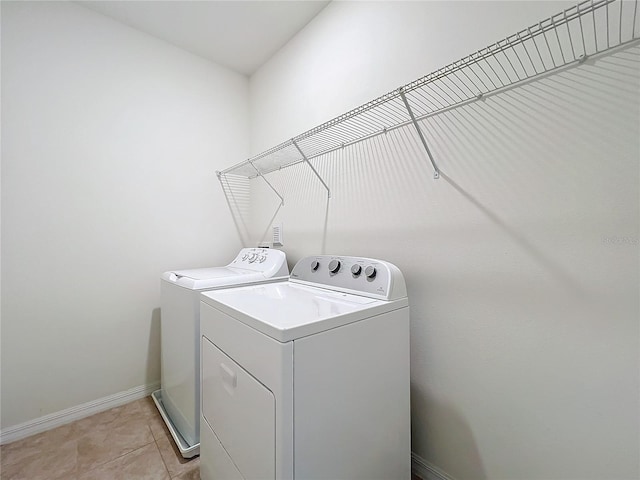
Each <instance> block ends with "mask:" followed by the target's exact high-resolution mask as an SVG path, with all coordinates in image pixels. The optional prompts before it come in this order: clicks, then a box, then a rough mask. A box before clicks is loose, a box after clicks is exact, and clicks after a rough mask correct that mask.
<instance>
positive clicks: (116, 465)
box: [78, 443, 170, 480]
mask: <svg viewBox="0 0 640 480" xmlns="http://www.w3.org/2000/svg"><path fill="white" fill-rule="evenodd" d="M169 478H170V477H169V472H167V469H166V468H165V465H164V462H163V461H162V457H161V456H160V452H159V451H158V448H157V447H156V444H155V443H150V444H149V445H146V446H144V447H141V448H139V449H137V450H134V451H133V452H130V453H128V454H126V455H123V456H121V457H119V458H116V459H115V460H112V461H110V462H108V463H105V464H104V465H101V466H99V467H97V468H95V469H93V470H90V471H88V472H84V473H82V474H81V475H79V476H78V480H169Z"/></svg>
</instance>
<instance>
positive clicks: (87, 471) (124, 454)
mask: <svg viewBox="0 0 640 480" xmlns="http://www.w3.org/2000/svg"><path fill="white" fill-rule="evenodd" d="M145 426H146V427H147V428H148V429H149V431H150V432H151V428H150V427H149V424H147V425H145ZM151 438H153V434H152V435H151ZM77 441H78V440H77ZM152 443H155V438H154V440H153V442H149V443H145V444H144V445H140V446H139V447H136V448H134V449H133V450H130V451H128V452H126V453H123V454H122V455H118V456H117V457H113V458H111V459H109V460H107V461H106V462H104V463H101V464H99V465H95V466H93V467H92V468H90V469H89V470H86V471H84V472H80V465H76V475H77V476H78V477H80V475H85V474H87V473H89V472H93V471H94V470H97V469H98V468H102V467H104V466H105V465H107V464H108V463H111V462H114V461H116V460H118V459H120V458H122V457H126V456H127V455H129V454H131V453H134V452H137V451H138V450H140V449H142V448H144V447H147V446H149V445H151V444H152ZM76 448H77V447H76ZM156 448H158V445H157V444H156ZM160 458H162V455H160ZM162 462H163V463H164V460H162ZM165 468H166V465H165ZM0 480H2V478H0Z"/></svg>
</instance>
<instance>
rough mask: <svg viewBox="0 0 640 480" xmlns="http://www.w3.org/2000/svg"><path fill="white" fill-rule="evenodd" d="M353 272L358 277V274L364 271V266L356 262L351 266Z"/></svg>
mask: <svg viewBox="0 0 640 480" xmlns="http://www.w3.org/2000/svg"><path fill="white" fill-rule="evenodd" d="M351 273H352V274H353V275H354V276H356V277H357V276H358V275H360V273H362V267H361V266H360V265H358V264H357V263H356V264H355V265H353V266H352V267H351Z"/></svg>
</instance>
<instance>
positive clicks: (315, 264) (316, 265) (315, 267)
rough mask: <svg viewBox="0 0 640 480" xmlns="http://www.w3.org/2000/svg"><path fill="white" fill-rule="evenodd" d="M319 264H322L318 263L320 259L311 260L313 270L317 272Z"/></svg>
mask: <svg viewBox="0 0 640 480" xmlns="http://www.w3.org/2000/svg"><path fill="white" fill-rule="evenodd" d="M319 266H320V264H319V263H318V261H317V260H314V261H313V262H311V271H313V272H315V271H316V270H318V267H319Z"/></svg>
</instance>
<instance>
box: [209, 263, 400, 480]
mask: <svg viewBox="0 0 640 480" xmlns="http://www.w3.org/2000/svg"><path fill="white" fill-rule="evenodd" d="M200 325H201V333H202V348H201V355H202V358H201V372H202V379H201V382H202V401H201V405H202V412H201V418H200V422H201V424H200V425H201V427H200V432H201V447H200V462H201V463H200V469H201V470H200V475H201V478H202V479H203V480H214V479H215V480H218V479H224V480H236V479H237V480H255V479H272V480H275V479H277V480H284V479H297V480H302V479H304V480H309V479H340V480H352V479H361V480H374V479H381V480H396V479H398V480H399V479H402V480H409V479H410V478H411V440H410V405H409V404H410V401H409V388H410V381H409V303H408V299H407V292H406V287H405V282H404V278H403V276H402V274H401V272H400V270H398V268H396V267H395V266H394V265H392V264H390V263H387V262H383V261H380V260H373V259H368V258H360V257H333V256H313V257H306V258H303V259H302V260H300V261H299V262H298V263H297V264H296V266H295V267H294V268H293V270H292V271H291V277H290V279H289V281H287V282H280V283H271V284H266V285H255V286H249V287H240V288H235V289H225V290H218V291H213V292H206V293H203V294H202V295H201V313H200Z"/></svg>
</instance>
